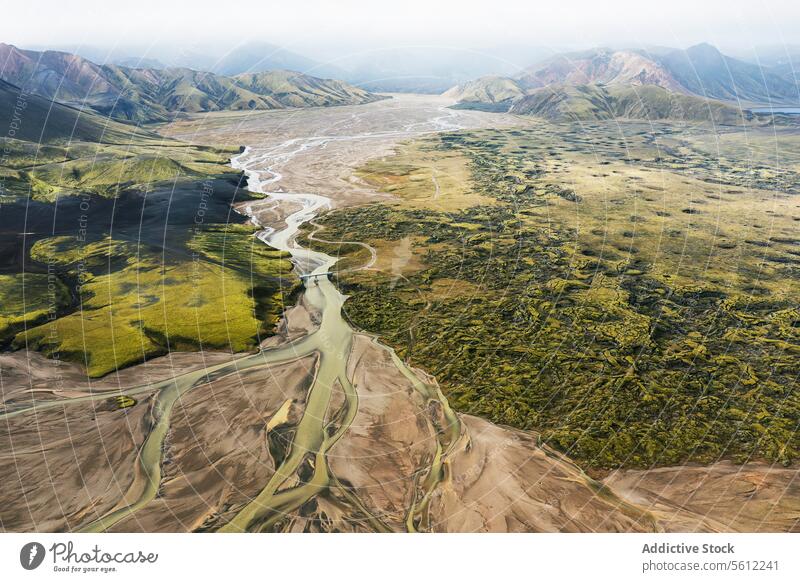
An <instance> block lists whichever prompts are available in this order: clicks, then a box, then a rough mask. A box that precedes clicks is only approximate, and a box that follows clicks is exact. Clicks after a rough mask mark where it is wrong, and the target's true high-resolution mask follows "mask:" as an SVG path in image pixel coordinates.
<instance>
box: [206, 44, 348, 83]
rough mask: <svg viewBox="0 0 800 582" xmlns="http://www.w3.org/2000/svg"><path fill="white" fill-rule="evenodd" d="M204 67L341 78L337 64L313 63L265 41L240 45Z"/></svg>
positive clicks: (232, 71)
mask: <svg viewBox="0 0 800 582" xmlns="http://www.w3.org/2000/svg"><path fill="white" fill-rule="evenodd" d="M206 67H207V68H208V70H209V71H211V72H212V73H217V74H218V75H228V76H235V75H241V74H243V73H263V72H266V71H277V70H288V71H300V72H303V73H306V74H313V75H320V76H326V77H341V76H342V75H344V74H345V73H344V71H342V70H341V69H339V68H338V67H335V66H333V65H328V64H323V63H320V62H317V61H315V60H314V59H310V58H308V57H306V56H303V55H301V54H298V53H295V52H292V51H289V50H286V49H285V48H282V47H279V46H277V45H274V44H269V43H265V42H259V43H255V42H251V43H246V44H243V45H240V46H238V47H236V48H234V49H233V50H231V51H228V52H226V53H225V54H224V55H222V56H220V57H218V58H216V59H213V60H212V61H211V62H210V63H209V64H208V65H206ZM206 67H200V68H206Z"/></svg>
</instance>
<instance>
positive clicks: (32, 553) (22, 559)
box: [19, 542, 45, 570]
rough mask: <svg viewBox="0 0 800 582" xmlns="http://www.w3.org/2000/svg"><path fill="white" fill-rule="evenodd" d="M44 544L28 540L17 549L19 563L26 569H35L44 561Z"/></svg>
mask: <svg viewBox="0 0 800 582" xmlns="http://www.w3.org/2000/svg"><path fill="white" fill-rule="evenodd" d="M44 553H45V552H44V546H43V545H42V544H40V543H39V542H29V543H27V544H25V545H24V546H22V549H21V550H20V551H19V563H20V564H22V567H23V568H25V569H26V570H35V569H36V568H38V567H39V566H41V565H42V562H43V561H44Z"/></svg>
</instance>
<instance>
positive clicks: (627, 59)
mask: <svg viewBox="0 0 800 582" xmlns="http://www.w3.org/2000/svg"><path fill="white" fill-rule="evenodd" d="M517 80H518V81H519V83H520V85H521V86H522V87H524V88H526V89H536V88H540V87H546V86H548V85H552V84H566V85H589V84H597V85H657V86H659V87H664V88H665V89H669V90H670V91H675V92H679V93H683V92H686V90H685V89H684V88H683V87H682V86H681V85H680V83H679V82H678V81H677V80H676V79H675V78H674V76H673V75H672V73H671V72H670V71H669V70H668V69H666V68H665V67H664V66H662V65H661V64H660V63H659V62H657V61H656V60H654V59H652V58H650V57H648V56H647V55H645V54H640V53H638V52H635V51H631V50H618V51H612V50H609V49H596V50H592V51H586V52H582V53H571V54H564V55H557V56H555V57H553V58H551V59H547V60H546V61H544V62H542V63H540V64H538V65H535V66H533V67H530V68H528V69H526V70H525V71H523V72H522V73H521V74H519V75H518V76H517Z"/></svg>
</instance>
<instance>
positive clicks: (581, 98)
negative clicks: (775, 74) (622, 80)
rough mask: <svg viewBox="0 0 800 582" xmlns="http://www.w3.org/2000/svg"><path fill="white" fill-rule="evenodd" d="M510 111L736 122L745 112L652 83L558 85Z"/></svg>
mask: <svg viewBox="0 0 800 582" xmlns="http://www.w3.org/2000/svg"><path fill="white" fill-rule="evenodd" d="M511 113H515V114H519V115H534V116H537V117H543V118H545V119H550V120H574V121H589V120H603V119H644V120H675V121H698V122H702V121H707V122H713V123H716V124H722V125H736V124H740V123H742V121H743V120H745V119H748V118H749V116H748V115H747V114H746V113H744V112H742V111H740V110H739V109H737V108H736V107H733V106H731V105H727V104H725V103H722V102H719V101H712V100H708V99H702V98H699V97H694V96H690V95H680V94H676V93H671V92H669V91H667V90H666V89H663V88H661V87H656V86H644V87H634V86H621V85H617V86H611V87H601V86H597V85H578V86H558V87H548V88H545V89H539V90H537V91H534V92H533V93H532V94H530V95H528V96H526V97H523V98H521V99H520V100H518V101H517V102H516V103H514V105H513V107H512V108H511Z"/></svg>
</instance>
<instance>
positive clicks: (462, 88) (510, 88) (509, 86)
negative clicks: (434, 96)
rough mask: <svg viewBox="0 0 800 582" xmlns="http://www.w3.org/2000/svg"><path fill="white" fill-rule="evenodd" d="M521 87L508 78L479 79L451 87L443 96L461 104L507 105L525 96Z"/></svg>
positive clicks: (491, 77)
mask: <svg viewBox="0 0 800 582" xmlns="http://www.w3.org/2000/svg"><path fill="white" fill-rule="evenodd" d="M525 94H526V93H525V89H524V88H523V87H522V85H521V84H520V83H519V82H518V81H516V80H514V79H510V78H508V77H494V76H490V77H481V78H480V79H475V80H474V81H467V82H466V83H464V84H463V85H459V86H457V87H453V88H452V89H450V90H449V91H446V92H445V93H444V95H445V96H446V97H451V98H453V99H456V100H457V101H460V102H463V103H495V104H501V103H508V105H509V107H510V106H511V102H512V101H514V100H515V99H519V98H521V97H524V96H525Z"/></svg>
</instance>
